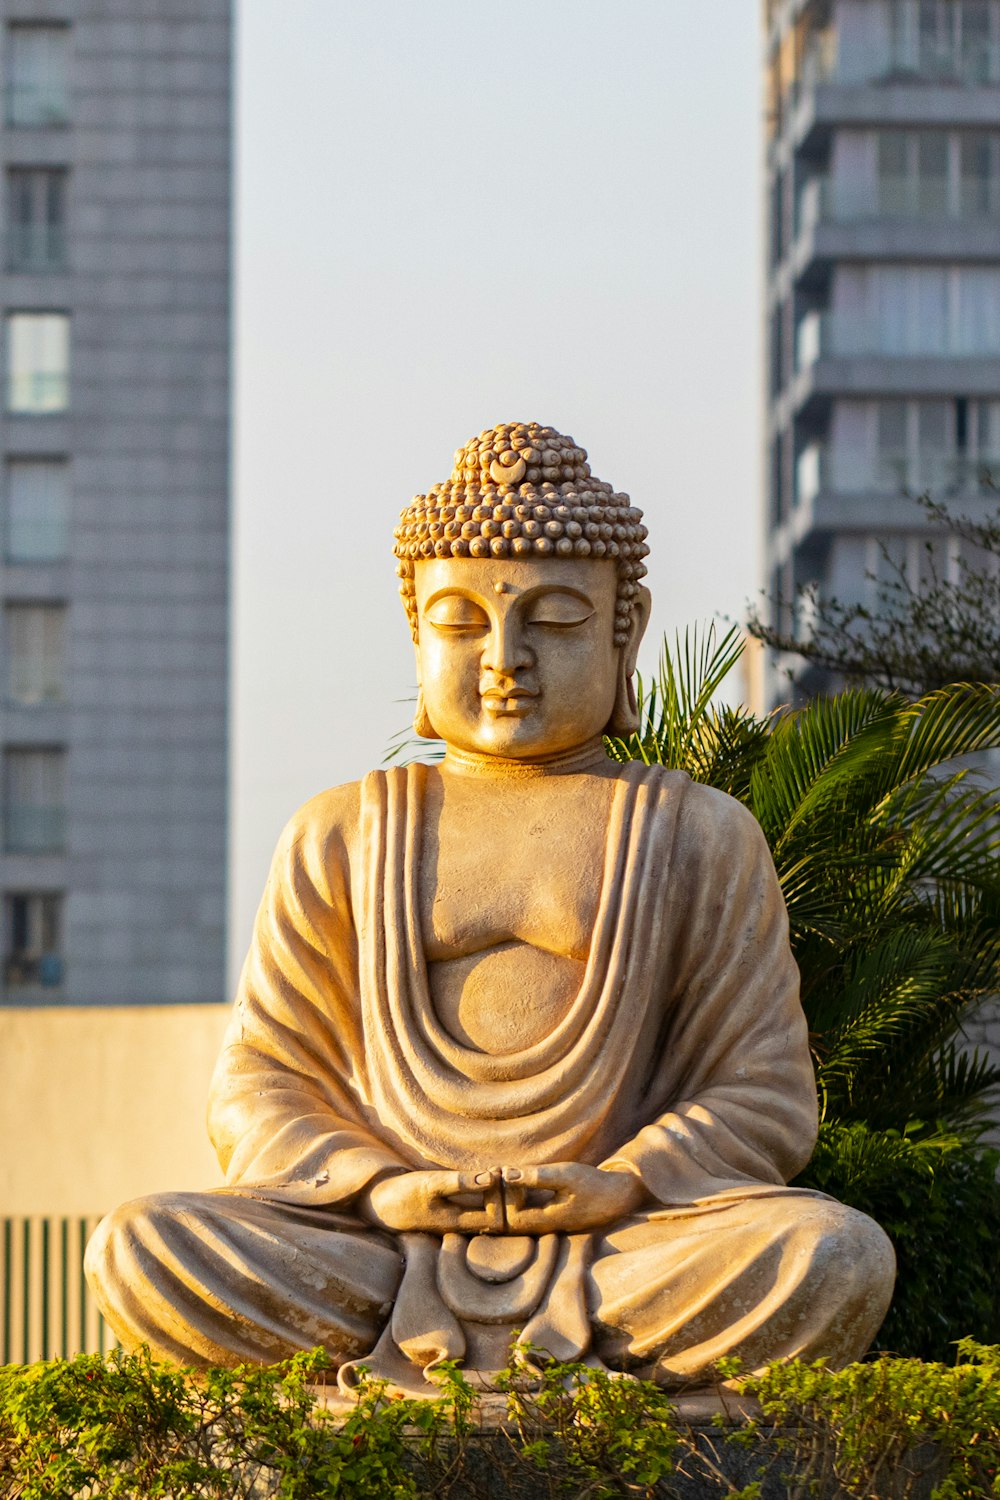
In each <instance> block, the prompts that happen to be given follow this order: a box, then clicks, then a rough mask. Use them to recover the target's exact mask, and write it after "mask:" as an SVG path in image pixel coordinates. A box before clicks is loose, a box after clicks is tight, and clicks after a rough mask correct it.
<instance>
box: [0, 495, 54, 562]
mask: <svg viewBox="0 0 1000 1500" xmlns="http://www.w3.org/2000/svg"><path fill="white" fill-rule="evenodd" d="M68 553H69V517H68V516H67V515H66V513H65V507H63V508H62V511H61V513H60V514H58V515H56V514H53V515H50V516H45V515H36V516H26V515H21V514H18V512H17V511H16V509H14V508H13V507H12V508H11V511H10V512H9V514H8V516H7V539H6V561H7V562H9V563H48V562H62V561H64V559H65V558H66V557H67V555H68Z"/></svg>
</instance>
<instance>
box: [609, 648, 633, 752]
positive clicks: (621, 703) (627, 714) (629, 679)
mask: <svg viewBox="0 0 1000 1500" xmlns="http://www.w3.org/2000/svg"><path fill="white" fill-rule="evenodd" d="M625 656H626V653H625V652H624V651H623V652H622V653H621V655H620V656H619V659H618V686H617V689H616V691H615V706H614V708H613V709H612V710H611V718H610V719H609V720H608V727H607V729H606V730H605V731H604V732H605V734H609V735H610V736H611V738H612V739H615V740H627V739H628V738H629V736H630V735H633V734H635V733H636V732H637V730H638V728H639V705H638V703H637V702H636V697H635V678H634V675H633V674H632V673H631V672H630V671H629V670H628V662H627V661H626V659H625Z"/></svg>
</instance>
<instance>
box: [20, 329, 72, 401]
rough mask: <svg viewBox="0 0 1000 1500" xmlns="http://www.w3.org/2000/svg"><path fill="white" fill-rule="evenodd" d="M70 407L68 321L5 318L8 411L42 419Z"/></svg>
mask: <svg viewBox="0 0 1000 1500" xmlns="http://www.w3.org/2000/svg"><path fill="white" fill-rule="evenodd" d="M68 405H69V318H68V317H67V316H66V314H65V313H54V312H45V313H36V312H15V313H8V314H7V410H8V411H9V412H14V413H21V412H23V413H32V414H35V415H41V414H43V413H46V412H56V411H65V410H66V408H67V406H68Z"/></svg>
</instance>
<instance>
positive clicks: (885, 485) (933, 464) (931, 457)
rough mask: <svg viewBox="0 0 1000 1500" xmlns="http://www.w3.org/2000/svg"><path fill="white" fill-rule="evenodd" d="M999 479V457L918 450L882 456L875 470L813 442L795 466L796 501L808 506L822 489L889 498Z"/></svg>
mask: <svg viewBox="0 0 1000 1500" xmlns="http://www.w3.org/2000/svg"><path fill="white" fill-rule="evenodd" d="M991 478H992V479H996V478H1000V454H997V455H996V456H995V457H993V456H989V455H987V456H980V457H977V458H972V457H969V456H968V455H966V454H959V453H940V452H933V451H928V450H924V451H922V452H921V451H918V452H916V453H888V452H881V453H879V454H878V455H877V456H876V458H875V463H874V467H873V466H872V464H871V463H870V461H866V460H864V459H863V458H862V456H861V455H859V454H857V453H856V452H852V451H850V450H847V451H843V450H841V451H838V450H836V449H834V450H831V448H830V447H829V445H828V444H826V443H810V444H809V446H808V447H807V448H804V449H803V450H802V452H801V453H800V454H799V458H798V462H797V463H796V466H795V502H796V504H797V505H810V504H812V502H813V501H814V500H815V498H816V496H817V495H818V494H820V493H821V492H822V491H823V490H832V491H834V492H837V493H842V494H863V493H865V492H869V491H875V492H877V493H879V494H885V495H900V494H904V493H906V494H911V495H915V494H920V493H922V492H923V491H925V490H929V491H930V492H931V494H933V495H941V494H956V493H964V494H970V493H976V492H977V491H986V490H988V489H990V488H991V485H990V479H991Z"/></svg>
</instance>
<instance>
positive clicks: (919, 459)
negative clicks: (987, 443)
mask: <svg viewBox="0 0 1000 1500" xmlns="http://www.w3.org/2000/svg"><path fill="white" fill-rule="evenodd" d="M992 477H1000V455H997V456H996V457H991V456H984V457H979V458H970V457H968V456H967V455H965V454H959V453H934V452H927V451H924V452H922V453H921V452H917V453H880V454H879V456H878V464H877V470H876V476H875V488H877V489H879V490H882V491H884V492H887V493H891V494H900V493H902V492H903V491H906V492H907V493H909V494H916V493H919V492H920V491H922V490H930V491H931V492H932V493H937V494H942V493H951V494H954V493H955V492H956V491H965V492H969V491H976V490H986V489H989V488H990V483H989V481H990V479H991V478H992Z"/></svg>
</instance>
